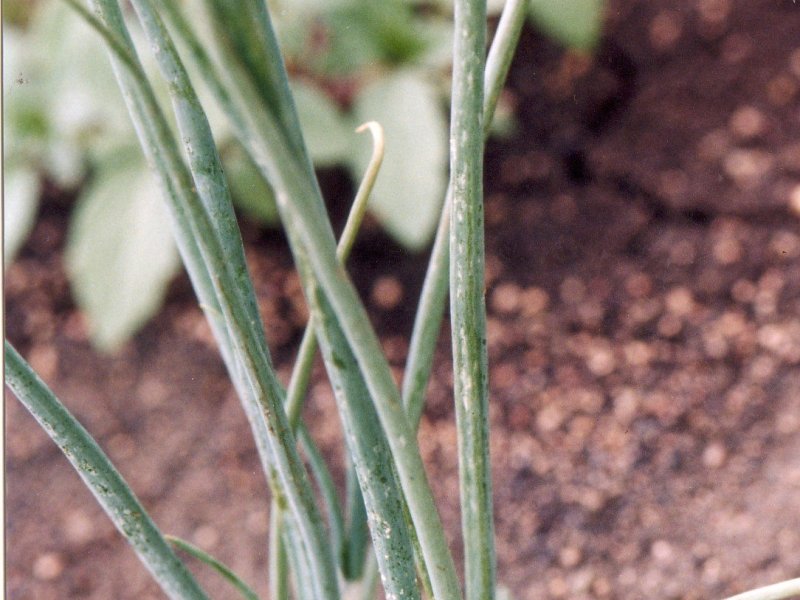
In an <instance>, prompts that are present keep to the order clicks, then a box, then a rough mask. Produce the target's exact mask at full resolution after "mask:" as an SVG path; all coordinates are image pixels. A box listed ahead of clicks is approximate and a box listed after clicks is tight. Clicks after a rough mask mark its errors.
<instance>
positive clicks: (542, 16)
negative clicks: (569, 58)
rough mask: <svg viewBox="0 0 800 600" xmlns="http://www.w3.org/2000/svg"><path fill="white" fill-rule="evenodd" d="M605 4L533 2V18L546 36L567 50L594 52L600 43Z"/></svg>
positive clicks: (592, 0)
mask: <svg viewBox="0 0 800 600" xmlns="http://www.w3.org/2000/svg"><path fill="white" fill-rule="evenodd" d="M604 10H605V1H604V0H531V3H530V15H531V19H533V22H534V23H535V24H536V26H537V27H539V28H540V29H541V30H542V31H543V32H544V33H546V34H547V35H549V36H550V37H552V38H553V39H555V40H556V41H559V42H561V43H562V44H565V45H567V46H572V47H574V48H578V49H581V50H591V49H592V48H593V47H594V46H595V45H596V44H597V41H598V40H599V39H600V33H601V30H602V27H603V12H604Z"/></svg>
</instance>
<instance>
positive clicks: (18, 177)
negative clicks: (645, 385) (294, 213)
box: [3, 0, 604, 351]
mask: <svg viewBox="0 0 800 600" xmlns="http://www.w3.org/2000/svg"><path fill="white" fill-rule="evenodd" d="M197 1H198V0H186V2H185V3H186V4H188V5H190V7H191V5H192V4H193V3H196V2H197ZM269 4H270V8H271V9H272V13H273V16H274V22H275V25H276V27H277V29H278V35H279V37H280V40H281V44H282V47H283V50H284V55H285V57H286V62H287V68H288V71H289V74H290V77H291V85H292V89H293V92H294V97H295V101H296V103H297V109H298V113H299V116H300V121H301V124H302V127H303V131H304V135H305V137H306V141H307V143H308V146H309V148H310V150H311V154H312V159H313V161H314V164H315V166H316V167H318V168H325V167H334V166H338V167H343V168H345V169H346V170H347V171H348V172H349V173H350V174H351V176H352V178H353V179H354V180H358V178H359V177H360V175H361V173H363V172H364V169H365V168H366V165H367V162H368V161H369V148H367V147H366V146H365V145H364V144H363V143H361V144H359V143H357V141H356V134H355V133H354V129H355V127H356V125H358V124H359V123H362V122H365V121H367V120H375V121H378V122H380V123H381V124H382V125H383V127H384V130H385V132H386V138H387V146H386V158H385V160H384V167H383V169H382V171H381V175H380V177H379V178H378V181H377V184H376V187H375V190H374V192H373V199H372V201H371V205H370V210H371V212H372V214H373V216H374V217H375V218H376V219H377V220H378V222H379V223H380V224H381V225H382V226H383V227H384V228H385V229H386V231H387V233H388V234H389V235H390V236H391V237H392V238H393V239H394V240H395V241H397V242H398V243H399V244H400V245H402V246H403V247H404V248H406V249H407V250H409V251H420V250H422V249H424V248H425V247H426V246H427V244H428V243H429V242H430V240H431V238H432V236H433V232H434V229H435V227H436V223H437V220H438V217H439V214H440V209H441V199H442V198H443V196H444V188H445V186H446V184H447V173H446V171H447V160H448V159H447V156H448V154H447V153H448V150H447V123H448V115H447V114H446V109H445V107H446V105H447V97H446V95H447V93H448V90H449V71H450V62H451V56H450V53H451V48H452V33H451V20H452V2H451V1H450V0H385V1H384V2H381V3H379V4H376V3H371V2H365V1H364V0H270V2H269ZM502 5H503V1H502V0H493V1H491V0H490V2H489V12H490V14H493V15H496V14H497V13H499V11H500V9H501V8H502ZM603 8H604V0H558V1H556V0H531V3H530V18H531V20H532V21H533V22H534V24H535V26H537V27H539V28H540V29H541V31H543V32H544V33H545V34H547V35H549V36H551V37H552V38H553V39H555V40H557V41H559V42H561V43H563V44H565V45H567V46H570V47H572V48H574V49H576V50H577V51H591V49H592V48H593V47H594V46H595V44H596V43H597V41H598V39H599V37H600V31H601V26H602V17H603ZM4 21H5V23H4V41H3V67H4V69H3V71H4V75H3V78H4V79H3V92H4V98H5V112H4V115H3V119H4V129H5V135H4V140H3V143H4V155H5V165H4V168H5V177H4V181H3V185H4V199H5V202H4V226H3V227H4V232H3V233H4V251H5V262H6V265H7V264H8V263H9V262H10V261H11V260H13V258H14V256H15V254H16V252H17V251H18V250H19V249H20V248H21V246H22V244H23V243H24V242H25V239H26V237H27V235H28V234H29V233H30V231H31V229H32V227H33V223H34V221H35V219H36V214H37V211H38V204H39V197H40V195H41V194H42V192H43V189H44V185H45V182H49V184H51V185H53V186H55V187H56V188H58V189H60V190H62V191H66V192H72V193H74V194H75V195H76V199H75V206H74V210H73V214H72V218H71V221H70V231H69V235H68V238H67V246H66V249H65V259H66V263H67V265H66V266H67V271H68V275H69V278H70V283H71V285H72V289H73V295H74V298H75V300H76V302H77V303H78V304H79V305H80V307H81V308H82V310H83V311H84V312H85V313H86V315H87V318H88V321H89V324H90V332H91V337H92V341H93V343H94V344H95V345H96V346H97V347H98V348H99V349H101V350H107V351H111V350H114V349H115V348H117V347H119V346H120V345H121V344H122V343H124V342H125V341H126V340H127V339H128V338H129V337H130V336H131V335H133V334H134V333H135V332H136V331H137V329H138V328H139V327H141V326H142V325H143V324H144V323H145V322H146V321H147V320H148V319H149V318H150V317H151V316H152V315H153V314H154V313H155V312H156V311H157V310H158V309H159V308H160V306H161V303H162V301H163V298H164V294H165V291H166V287H167V285H168V283H169V282H170V280H171V279H172V278H173V277H174V275H175V274H176V272H177V270H178V269H179V268H180V262H179V260H178V255H177V250H176V248H175V244H174V241H173V239H172V235H171V233H170V230H169V227H168V224H167V223H168V219H167V218H166V215H165V214H164V208H163V207H162V206H161V203H160V202H159V201H158V199H157V194H156V193H155V181H154V179H153V178H152V176H151V175H150V173H149V171H148V169H147V165H146V164H145V162H144V159H143V157H142V154H141V151H140V150H139V148H138V147H137V146H136V144H135V139H136V138H135V136H134V135H132V133H133V132H132V126H131V124H130V120H129V118H128V116H127V114H126V112H125V107H124V103H123V102H121V101H119V98H118V95H119V91H118V87H117V85H116V82H115V79H114V76H113V73H112V72H111V68H110V66H109V65H108V63H107V62H106V61H104V60H98V59H97V57H98V56H100V55H102V53H103V52H104V50H103V49H102V42H101V41H100V40H99V39H98V37H97V36H96V34H95V33H94V32H92V31H91V30H90V29H89V27H88V26H86V25H85V23H83V22H82V21H81V20H80V19H79V18H77V17H76V16H74V15H73V14H72V12H71V11H70V10H69V9H68V8H67V7H66V5H64V4H62V3H61V2H58V1H56V0H38V1H37V2H30V1H29V0H9V1H5V2H4ZM132 34H133V35H134V36H135V38H137V39H135V40H134V41H135V42H136V43H137V44H139V45H141V44H143V43H144V41H143V36H141V35H140V34H139V32H138V31H137V30H135V29H132ZM150 54H151V53H143V56H150ZM145 67H146V68H147V69H149V70H150V71H151V72H152V71H154V70H155V66H154V65H153V64H152V61H151V63H150V64H146V65H145ZM153 79H154V80H156V81H157V80H158V78H153ZM198 81H199V78H198ZM157 92H159V93H161V94H162V97H163V98H166V90H165V89H160V90H157ZM199 92H200V93H201V96H202V93H203V89H202V87H201V88H200V89H199ZM204 104H205V106H208V107H214V105H215V103H213V102H205V103H204ZM512 108H513V107H512V106H510V104H509V103H505V104H504V103H503V101H502V99H501V102H500V105H499V106H498V113H497V116H496V117H495V124H496V125H495V133H497V134H500V135H502V134H508V133H510V132H511V131H513V116H512ZM209 120H210V121H211V125H212V128H213V129H214V133H215V137H216V139H217V140H218V142H219V146H220V149H221V153H222V160H223V163H224V167H225V169H226V171H227V172H228V174H229V178H228V180H229V181H230V184H231V188H232V190H231V191H232V194H233V198H234V201H235V203H236V204H237V207H238V209H239V210H240V213H241V214H242V215H243V216H244V217H245V218H248V219H251V220H255V221H257V222H258V223H261V224H263V225H264V226H274V225H276V224H277V214H276V210H275V206H274V202H273V199H272V192H271V190H270V187H269V185H268V184H267V183H266V181H265V180H264V179H263V178H262V176H261V174H260V173H259V172H258V170H257V169H256V167H255V165H253V164H252V162H251V161H250V159H249V158H248V157H247V156H246V154H245V152H244V151H243V150H242V148H241V147H240V146H239V144H238V142H236V141H235V140H234V138H233V135H232V134H231V132H230V131H229V129H228V127H227V125H226V121H225V119H224V118H223V117H222V115H220V114H215V113H214V111H213V108H212V110H211V111H210V114H209ZM432 165H433V168H431V166H432ZM398 190H402V193H398ZM4 266H5V265H4Z"/></svg>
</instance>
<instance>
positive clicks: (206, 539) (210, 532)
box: [192, 525, 219, 550]
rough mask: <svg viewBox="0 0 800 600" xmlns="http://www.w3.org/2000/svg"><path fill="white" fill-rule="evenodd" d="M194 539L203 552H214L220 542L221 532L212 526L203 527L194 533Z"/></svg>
mask: <svg viewBox="0 0 800 600" xmlns="http://www.w3.org/2000/svg"><path fill="white" fill-rule="evenodd" d="M192 539H193V540H194V543H195V544H197V545H198V546H200V547H201V548H202V549H203V550H212V549H213V548H214V546H216V545H217V543H218V542H219V532H218V531H217V530H216V529H215V528H213V527H212V526H211V525H201V526H200V527H198V528H197V529H195V530H194V533H192Z"/></svg>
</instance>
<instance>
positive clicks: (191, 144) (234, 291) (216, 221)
mask: <svg viewBox="0 0 800 600" xmlns="http://www.w3.org/2000/svg"><path fill="white" fill-rule="evenodd" d="M136 7H137V11H138V12H139V14H140V19H141V21H142V24H143V26H144V27H145V30H146V31H147V33H148V36H149V37H150V38H151V42H152V43H153V44H154V45H155V47H156V48H158V50H160V51H158V52H156V57H157V59H159V67H160V68H161V70H162V72H163V73H164V75H165V77H166V78H167V80H168V81H169V82H170V92H171V95H172V96H173V101H174V103H175V105H176V114H177V116H178V121H179V126H180V127H181V130H182V134H183V136H184V139H185V140H186V144H187V154H189V155H190V158H191V156H192V155H193V151H196V152H197V156H196V158H195V160H194V161H192V165H193V169H194V175H195V181H194V182H193V181H192V179H191V177H189V176H188V173H187V171H186V167H185V165H184V164H183V161H182V159H181V158H180V155H179V152H178V151H177V147H176V145H175V141H174V139H173V138H172V136H171V134H170V130H169V128H168V127H167V125H166V123H165V120H164V117H163V114H162V113H161V111H160V108H159V106H158V103H157V101H156V100H155V97H154V95H153V92H152V89H151V88H150V86H149V84H148V82H147V80H146V78H145V77H144V75H143V73H141V70H140V69H131V70H128V69H126V68H125V67H128V66H129V65H127V64H126V63H124V61H120V62H117V60H118V58H119V57H117V56H116V54H115V53H114V52H113V50H114V48H113V47H112V48H111V50H112V62H113V63H116V64H115V65H114V66H115V70H117V75H118V79H119V81H120V84H121V86H122V88H123V95H125V96H126V99H128V100H129V107H130V108H131V109H132V112H134V113H135V116H134V121H135V124H138V125H139V127H138V128H137V129H138V132H139V133H140V136H143V137H142V145H143V148H144V150H145V153H146V154H148V155H149V156H150V157H151V161H152V162H153V163H154V166H155V167H156V168H157V172H158V174H159V175H160V176H161V179H162V181H163V182H165V185H164V187H165V188H166V189H168V190H170V191H171V192H172V193H171V194H170V195H169V196H168V198H169V200H171V201H172V202H171V204H172V206H171V208H172V209H173V214H177V215H178V217H177V218H176V223H177V225H178V227H179V229H180V228H183V227H185V226H186V224H187V223H188V226H189V228H190V231H189V232H183V231H182V232H181V234H182V235H185V236H186V237H188V238H189V239H193V240H194V241H195V242H196V244H197V248H198V249H199V254H200V257H201V259H202V263H203V266H196V267H195V269H196V270H197V271H199V272H201V273H204V274H205V275H206V276H207V277H208V278H209V279H210V281H211V287H212V288H213V294H214V296H216V297H215V298H212V299H205V298H201V301H202V300H205V301H206V302H205V303H206V304H209V305H211V306H214V305H215V304H219V307H220V309H221V312H222V314H223V315H224V318H225V325H226V329H227V336H225V337H224V338H223V340H222V341H223V343H226V345H227V346H228V348H229V350H228V355H229V357H230V356H231V355H232V356H233V357H234V360H233V361H232V363H233V364H234V365H236V367H235V368H234V370H233V371H232V377H233V379H234V381H235V382H237V383H238V384H239V385H240V386H241V387H240V390H241V389H242V388H244V391H245V393H244V394H242V399H243V401H245V412H246V413H247V416H248V418H249V419H250V421H251V427H252V428H253V431H254V433H255V434H256V435H257V444H258V445H259V446H260V448H259V449H260V451H261V454H262V459H266V461H265V462H266V464H265V466H266V469H267V477H268V480H269V482H270V484H271V486H272V488H273V492H274V493H276V494H278V495H280V496H281V497H283V498H284V500H285V502H286V503H287V504H288V506H289V507H290V508H291V511H292V515H293V523H294V524H295V526H296V527H297V529H298V532H299V533H300V534H301V536H302V538H303V541H304V547H305V548H306V558H307V561H308V563H309V567H310V568H311V570H312V572H313V576H312V577H311V581H310V582H309V584H310V585H312V586H313V587H314V588H315V590H316V593H317V595H318V597H320V598H336V597H337V596H338V584H337V582H336V578H335V570H334V568H333V557H332V554H331V553H330V548H329V547H328V546H327V545H326V543H325V540H324V537H325V536H324V531H323V529H322V520H321V516H320V515H319V512H318V510H317V507H316V505H315V503H314V498H313V494H312V492H311V488H310V485H309V483H308V480H307V476H306V473H305V470H304V468H303V465H302V463H301V461H300V457H299V455H298V454H297V451H296V448H295V447H294V440H293V437H292V436H291V433H290V431H289V428H288V423H287V421H286V417H285V413H284V411H283V406H282V397H283V393H282V389H281V388H280V385H279V384H278V381H277V378H276V376H275V374H274V371H273V370H272V365H271V362H270V359H269V354H268V351H267V350H266V343H265V341H264V340H263V327H261V323H260V319H259V318H258V314H257V310H255V311H254V306H255V301H254V298H253V297H252V283H251V282H250V280H249V276H248V275H247V269H246V265H244V263H243V260H239V259H243V252H242V250H241V238H240V237H239V236H238V231H237V230H236V229H235V221H234V220H233V214H232V209H231V208H230V199H229V197H226V196H227V190H226V188H225V186H224V182H223V184H222V185H219V175H220V174H221V168H219V169H218V168H217V165H216V163H217V162H218V158H217V157H216V150H215V148H214V144H213V140H212V139H211V137H210V131H209V130H208V124H207V122H206V120H205V115H204V114H203V113H202V110H201V109H199V103H197V101H196V97H194V92H193V89H192V87H191V84H190V83H189V81H188V78H187V77H186V74H185V71H184V70H183V68H182V64H181V63H180V60H179V59H178V58H177V54H176V53H175V51H174V48H173V47H172V44H171V40H170V39H169V38H168V36H167V35H166V32H165V30H164V29H163V25H162V24H161V22H160V19H159V18H158V16H157V15H156V14H155V13H154V12H153V11H152V7H151V5H150V4H149V2H148V1H147V0H141V1H140V2H138V3H137V5H136ZM95 9H96V11H97V12H98V14H100V15H102V18H103V21H104V22H105V25H106V26H109V25H110V26H111V30H112V32H113V33H115V34H116V35H118V36H119V37H120V38H123V39H125V40H127V42H128V47H129V52H130V54H132V55H135V53H134V51H133V49H132V45H131V44H130V43H129V42H130V39H129V37H128V35H127V30H126V28H125V25H124V22H123V20H122V16H121V14H120V12H119V7H118V6H117V5H116V3H114V2H111V1H110V0H95ZM154 157H155V158H154ZM193 183H196V184H197V188H195V187H194V186H193ZM195 190H197V191H199V192H200V196H201V198H202V200H203V202H204V205H203V206H201V205H199V203H198V202H197V196H196V195H195V194H196V193H197V192H196V191H195ZM226 211H230V212H229V214H226ZM230 223H233V224H234V227H233V230H231V229H230V227H229V225H230ZM215 225H216V226H218V227H219V229H217V228H216V227H215ZM190 258H191V259H196V257H194V256H190ZM203 291H204V292H206V293H207V290H203ZM209 300H210V301H209ZM230 365H231V362H229V367H230ZM243 384H244V385H243ZM255 403H257V404H258V405H260V409H259V406H256V405H255ZM265 421H266V422H265ZM259 436H264V437H265V438H266V439H264V438H261V439H258V438H259ZM270 458H271V460H270Z"/></svg>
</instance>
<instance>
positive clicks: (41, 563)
mask: <svg viewBox="0 0 800 600" xmlns="http://www.w3.org/2000/svg"><path fill="white" fill-rule="evenodd" d="M64 566H65V565H64V558H63V557H62V556H61V555H60V554H58V553H57V552H47V553H45V554H41V555H39V556H38V557H37V558H36V561H35V562H34V563H33V576H34V577H36V579H40V580H42V581H52V580H53V579H56V578H57V577H58V576H59V575H61V573H63V572H64Z"/></svg>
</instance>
